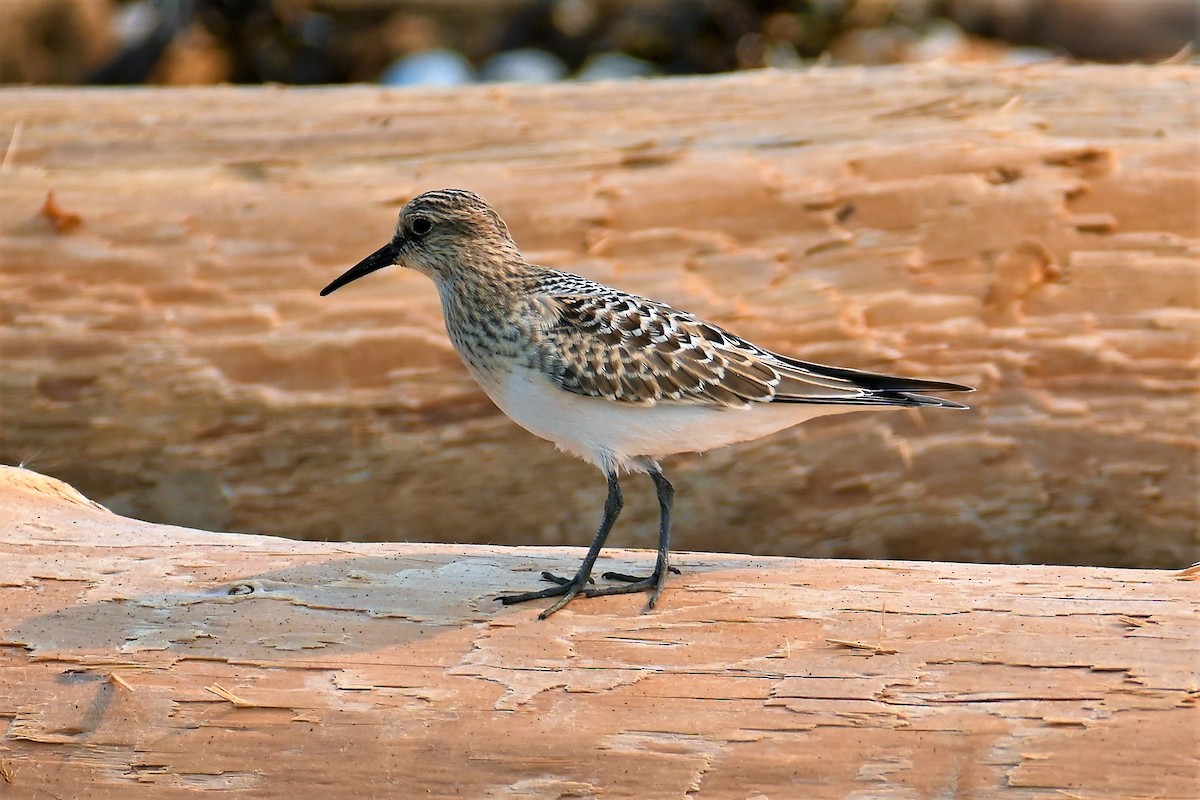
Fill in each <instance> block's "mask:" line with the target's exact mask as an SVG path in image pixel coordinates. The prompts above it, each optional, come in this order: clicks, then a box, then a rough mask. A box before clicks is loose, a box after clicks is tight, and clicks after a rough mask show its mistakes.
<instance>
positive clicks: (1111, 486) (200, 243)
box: [0, 65, 1200, 567]
mask: <svg viewBox="0 0 1200 800" xmlns="http://www.w3.org/2000/svg"><path fill="white" fill-rule="evenodd" d="M1198 76H1200V69H1197V68H1196V67H1194V66H1186V65H1185V66H1155V67H1120V68H1107V67H1071V66H1064V65H1048V66H1038V67H1031V68H1024V69H1011V68H1010V69H996V68H989V69H959V68H949V67H914V68H905V69H875V70H862V69H848V70H819V69H818V70H813V71H810V72H807V73H803V74H799V73H787V74H785V73H770V72H767V73H758V74H743V75H737V76H731V77H721V78H710V79H696V80H671V81H656V82H646V83H633V84H619V85H616V84H611V85H588V86H584V85H563V86H553V87H536V88H530V87H507V86H505V87H477V88H468V89H457V90H454V91H434V90H429V91H408V92H397V91H385V90H380V89H375V88H367V87H359V88H348V89H328V90H326V89H310V90H299V89H292V90H288V89H279V88H266V89H261V88H259V89H238V88H216V89H203V90H186V91H184V90H171V91H163V90H134V91H87V90H47V89H6V90H2V91H0V186H2V187H3V191H0V357H2V359H3V369H0V401H2V403H0V405H2V413H3V417H2V419H0V461H3V462H4V463H9V464H17V463H25V464H27V465H29V466H31V467H32V468H35V469H38V470H39V471H42V472H44V473H47V474H52V475H55V476H57V477H60V478H63V479H65V480H68V481H69V482H70V483H72V484H73V485H76V486H78V487H79V488H80V490H81V491H84V492H85V493H87V494H88V496H90V497H94V498H95V499H96V500H97V501H99V502H102V503H104V504H105V505H106V506H108V507H110V508H113V509H114V510H116V511H118V512H121V513H125V514H129V515H132V516H136V517H139V518H143V519H150V520H155V521H166V522H172V523H175V524H185V525H192V526H198V527H204V528H209V529H217V530H253V531H259V532H263V533H271V534H280V535H286V536H290V537H302V538H312V539H331V540H362V539H376V540H418V541H428V540H438V541H451V542H468V541H476V542H499V543H523V544H540V545H546V544H562V543H571V544H577V543H582V542H583V541H586V539H587V538H588V537H589V536H590V533H591V530H592V529H593V525H594V523H595V516H596V515H597V514H598V510H599V508H600V507H601V504H602V497H603V492H604V484H603V480H602V479H601V478H600V476H599V475H598V473H597V472H596V471H595V470H594V469H593V468H591V467H590V466H587V465H585V464H583V463H582V462H579V461H576V460H574V459H571V458H569V457H567V456H564V455H562V454H559V453H556V452H554V450H553V448H552V447H551V446H550V445H548V444H546V443H545V442H542V441H540V440H537V439H535V438H534V437H532V436H530V435H528V434H526V433H525V432H524V431H521V430H519V429H518V428H517V427H516V426H514V425H513V424H512V423H510V422H509V421H508V420H507V419H505V418H504V417H503V416H501V415H500V414H499V413H498V412H497V411H496V410H495V409H494V408H493V407H492V406H491V405H490V403H489V402H488V401H487V400H486V398H485V397H484V395H483V394H482V392H480V391H479V390H478V388H477V387H475V386H474V384H473V383H472V382H471V380H470V378H469V377H468V376H467V374H466V371H465V370H464V369H463V368H462V367H461V365H460V364H459V363H458V359H457V357H456V356H455V354H454V353H453V351H452V350H451V348H450V346H449V344H448V342H447V341H446V338H445V334H444V332H443V330H442V323H441V315H440V309H439V307H438V304H437V300H436V295H435V292H434V290H433V287H432V286H431V285H430V284H429V282H428V281H427V280H425V279H424V278H422V277H421V276H419V275H416V274H401V273H400V272H399V271H391V272H388V273H381V274H379V275H377V276H373V277H372V278H371V280H370V282H369V283H367V282H363V283H361V284H356V285H355V286H353V287H350V288H348V289H346V290H344V291H342V292H339V293H338V294H336V295H334V296H332V297H329V298H319V297H318V296H317V290H318V289H319V288H320V287H322V286H323V285H325V283H326V282H327V281H328V280H330V279H331V278H332V277H333V276H334V275H336V274H338V273H339V272H341V271H342V269H344V268H345V267H346V266H348V265H349V264H351V263H353V262H355V261H357V260H358V259H359V258H361V257H362V256H363V255H365V254H367V253H369V252H370V251H372V250H373V249H375V248H376V247H377V246H378V245H380V244H381V243H382V242H383V241H385V239H386V237H387V236H389V234H390V231H391V229H392V226H393V222H394V216H395V213H396V210H397V208H398V206H399V205H400V204H401V203H403V202H404V201H405V200H406V199H408V198H409V197H411V196H412V195H413V194H414V193H416V192H417V191H419V190H422V189H427V188H432V187H439V186H453V185H459V186H465V187H467V188H471V189H475V190H477V191H479V192H480V193H482V194H483V195H484V196H486V197H487V198H488V199H489V200H491V201H492V203H493V204H494V205H496V206H497V207H498V208H499V210H500V211H501V212H502V214H503V215H504V216H505V217H506V218H507V219H508V220H509V222H510V224H511V227H512V229H513V231H514V234H515V236H516V238H517V240H518V241H519V243H521V245H522V246H523V247H524V249H525V250H526V252H527V253H528V254H529V255H531V256H532V257H533V258H535V259H537V260H540V261H542V262H544V263H549V264H552V265H555V266H559V267H563V268H566V269H571V270H575V271H578V272H582V273H584V274H587V275H589V276H592V277H595V278H598V279H600V280H604V281H607V282H612V283H616V284H618V285H620V286H621V287H622V288H626V289H629V290H632V291H635V292H639V293H643V294H649V295H652V296H655V297H658V298H661V299H664V300H666V301H668V302H673V303H674V304H676V305H680V306H683V307H686V308H689V309H691V310H693V311H695V312H697V313H699V314H701V315H703V316H705V317H708V318H710V319H712V320H714V321H716V322H718V323H721V324H725V325H727V326H729V327H731V328H733V329H734V330H735V331H737V332H739V333H741V334H742V335H745V336H747V337H749V338H752V339H754V340H756V341H758V342H760V343H762V344H764V345H766V346H769V347H773V348H775V349H778V350H781V351H784V352H790V353H794V354H797V355H800V356H803V357H806V358H809V359H811V360H817V361H826V362H832V363H837V364H841V365H845V366H853V367H859V368H864V369H875V370H884V371H894V372H901V373H910V374H916V375H923V376H927V377H932V378H945V379H951V380H957V381H962V382H966V383H970V384H973V385H976V386H978V387H980V392H979V393H977V395H976V396H974V397H973V398H972V402H973V404H974V410H973V411H972V412H969V413H913V414H909V413H907V412H896V413H887V414H883V413H880V414H855V415H849V416H845V417H838V418H834V419H828V420H818V421H816V422H814V423H811V424H808V425H806V426H802V427H801V428H798V429H796V430H793V431H790V432H787V433H784V434H781V435H778V436H774V437H771V438H769V439H766V440H763V441H760V442H756V443H753V444H747V445H744V446H740V447H737V448H730V449H726V450H723V451H719V452H715V453H710V454H707V455H706V456H704V457H686V458H679V459H675V460H673V461H672V462H671V463H670V465H669V466H670V468H671V470H672V472H671V474H672V477H673V479H674V481H675V484H676V486H677V488H678V490H679V502H678V519H677V526H676V530H677V541H678V543H679V545H680V546H681V547H683V548H686V549H694V550H732V551H740V552H751V553H773V554H784V555H810V556H823V557H830V556H855V557H876V558H937V559H942V560H967V561H1009V562H1026V563H1029V562H1050V563H1067V564H1071V563H1074V564H1093V565H1108V566H1154V567H1168V566H1181V565H1184V564H1186V563H1189V562H1190V561H1193V560H1196V558H1197V552H1196V551H1197V545H1196V520H1197V501H1196V488H1197V465H1198V463H1200V460H1198V459H1197V435H1196V431H1197V420H1196V413H1195V409H1196V392H1197V388H1198V385H1200V384H1198V380H1197V352H1198V349H1200V348H1198V337H1200V311H1198V306H1200V255H1198V254H1200V247H1198V239H1200V214H1198V201H1197V198H1198V192H1200V180H1198V170H1197V167H1196V164H1197V163H1198V162H1197V156H1198V153H1200V148H1198V142H1200V133H1198V131H1200V125H1197V124H1196V122H1197V117H1196V107H1197V106H1196V100H1197V86H1198V81H1197V77H1198ZM51 193H52V196H51ZM626 496H627V498H628V505H627V509H626V514H625V517H624V518H623V520H622V524H621V525H619V526H618V529H617V531H616V532H615V534H614V542H615V543H616V544H621V545H638V546H647V545H652V543H653V539H654V529H655V524H654V523H655V513H656V510H655V505H654V501H653V497H652V492H651V491H650V488H649V486H648V484H647V485H645V486H642V485H640V484H639V485H637V486H635V487H632V488H630V489H629V490H628V491H627V492H626Z"/></svg>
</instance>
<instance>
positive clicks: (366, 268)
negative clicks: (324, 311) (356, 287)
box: [321, 241, 400, 297]
mask: <svg viewBox="0 0 1200 800" xmlns="http://www.w3.org/2000/svg"><path fill="white" fill-rule="evenodd" d="M399 251H400V247H399V245H398V244H397V243H396V242H394V241H392V242H388V243H387V244H385V245H384V246H383V247H381V248H379V249H378V250H376V251H375V252H374V253H371V255H369V256H367V257H366V258H364V259H363V260H362V261H360V262H358V263H357V264H355V265H354V266H353V267H351V268H350V269H348V270H346V271H345V272H343V273H342V274H341V275H339V276H338V277H337V278H335V279H334V280H333V282H332V283H331V284H329V285H328V286H326V287H325V288H324V289H322V290H321V297H324V296H325V295H327V294H329V293H330V292H333V291H336V290H338V289H340V288H342V287H343V286H345V285H346V284H347V283H350V282H351V281H356V280H358V279H359V278H361V277H362V276H364V275H370V274H371V273H372V272H374V271H376V270H380V269H383V268H384V267H390V266H392V265H393V264H395V263H396V256H397V255H398V254H399Z"/></svg>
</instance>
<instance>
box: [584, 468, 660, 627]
mask: <svg viewBox="0 0 1200 800" xmlns="http://www.w3.org/2000/svg"><path fill="white" fill-rule="evenodd" d="M649 472H650V477H651V479H653V481H654V488H655V490H656V491H657V493H658V507H659V509H660V511H661V513H662V518H661V521H660V522H659V527H658V560H657V561H656V562H655V564H654V572H653V573H651V574H650V575H649V576H647V577H645V578H639V577H637V576H634V575H624V574H622V573H620V572H606V573H604V577H605V578H608V579H609V580H614V581H628V583H627V584H626V585H624V586H606V587H604V588H603V589H585V590H584V594H585V595H586V596H587V597H600V596H602V595H606V594H632V593H633V592H642V591H645V590H647V589H649V590H650V601H649V602H648V603H647V604H646V605H647V607H648V608H654V606H655V605H656V604H657V603H658V596H659V595H660V594H662V590H663V586H664V585H665V584H666V582H667V573H668V572H674V573H675V574H676V575H678V574H679V570H677V569H675V568H674V567H672V566H671V552H670V551H671V507H672V505H673V504H674V502H675V487H674V486H672V485H671V482H670V481H668V480H667V478H666V476H665V475H663V474H662V470H660V469H658V466H657V464H656V465H655V467H654V468H653V469H651V470H650V471H649Z"/></svg>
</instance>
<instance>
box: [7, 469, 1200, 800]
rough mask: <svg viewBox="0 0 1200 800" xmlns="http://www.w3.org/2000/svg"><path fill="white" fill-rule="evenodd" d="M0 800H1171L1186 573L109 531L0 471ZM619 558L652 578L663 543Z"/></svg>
mask: <svg viewBox="0 0 1200 800" xmlns="http://www.w3.org/2000/svg"><path fill="white" fill-rule="evenodd" d="M0 519H3V520H4V525H3V526H0V731H3V735H0V776H2V777H0V780H2V782H0V797H4V798H47V797H62V798H67V797H72V798H75V797H79V798H82V797H97V798H99V797H125V796H136V797H139V798H191V797H198V796H207V795H209V794H212V795H213V796H217V795H219V796H221V797H238V798H240V797H246V798H276V797H278V798H287V799H288V800H294V798H309V797H479V798H483V797H507V798H561V797H575V798H604V799H605V800H611V799H612V798H645V799H653V798H685V797H686V798H753V797H766V798H779V799H780V800H784V799H786V798H847V797H854V798H897V797H905V798H908V797H913V798H934V797H964V798H967V797H969V798H1025V799H1026V800H1028V799H1030V798H1038V799H1041V798H1045V799H1046V800H1061V798H1064V797H1081V798H1092V799H1099V798H1113V799H1114V800H1116V798H1121V799H1122V800H1128V798H1158V799H1159V800H1161V799H1162V798H1185V797H1193V796H1194V794H1195V787H1196V785H1197V778H1198V777H1200V741H1198V738H1197V737H1198V732H1200V712H1198V711H1197V708H1196V700H1197V697H1198V690H1200V687H1198V686H1197V682H1196V672H1195V667H1196V663H1197V656H1198V652H1197V650H1198V645H1200V624H1198V622H1197V615H1196V611H1197V593H1196V584H1195V582H1194V579H1195V571H1194V570H1193V571H1191V573H1190V574H1189V573H1186V572H1185V573H1179V572H1166V571H1149V570H1117V569H1090V568H1079V567H1030V566H996V565H963V564H945V563H929V564H918V563H904V562H883V561H861V562H853V561H833V560H791V559H783V558H751V557H746V556H734V555H711V554H700V553H689V554H682V555H680V556H679V557H678V559H677V563H678V564H679V565H680V566H681V567H682V568H683V570H684V574H683V575H682V576H676V577H673V578H672V581H671V583H670V584H669V586H668V588H667V592H666V594H665V595H664V597H663V601H662V603H661V605H660V607H659V609H657V610H656V611H655V612H653V613H649V614H639V613H638V612H639V606H640V604H641V603H642V598H639V597H617V598H602V599H596V600H587V601H576V602H575V603H573V604H572V605H570V606H569V607H568V608H567V609H565V610H563V611H561V612H559V613H558V614H556V615H555V616H553V617H551V618H550V619H549V620H547V621H545V622H538V621H537V620H536V619H535V618H534V617H535V614H536V613H537V610H538V609H537V608H536V607H534V606H526V607H508V608H505V607H503V606H501V605H500V604H498V603H496V602H495V601H494V598H495V596H496V595H497V594H498V593H501V592H505V591H513V590H523V589H527V588H530V587H531V586H533V585H535V584H536V581H537V573H538V570H540V569H542V568H544V567H552V568H555V569H559V570H569V569H571V568H573V566H574V564H575V561H576V559H578V558H579V556H580V555H581V553H580V551H579V550H577V549H570V550H567V549H557V548H505V547H492V546H473V547H472V546H468V547H453V546H447V545H426V544H332V543H316V542H296V541H288V540H282V539H275V538H269V537H264V536H247V535H234V534H219V533H208V532H205V531H199V530H190V529H186V528H175V527H169V526H163V525H154V524H150V523H145V522H138V521H135V520H131V519H127V518H123V517H119V516H116V515H114V514H112V513H110V512H107V511H104V510H103V509H101V508H99V507H97V506H95V505H94V504H91V503H90V502H89V501H87V500H86V499H84V498H83V497H82V496H81V495H79V494H78V493H77V492H75V491H74V490H73V489H71V488H70V487H68V486H66V485H64V484H61V483H59V482H57V481H55V480H53V479H50V478H46V477H43V476H41V475H39V474H37V473H33V472H28V471H23V470H16V469H12V468H0ZM604 563H606V564H612V565H616V566H618V567H625V568H637V567H646V566H648V565H649V564H650V563H651V556H650V554H648V553H641V552H639V553H634V552H630V551H616V552H614V553H611V554H610V556H609V557H608V558H606V559H604Z"/></svg>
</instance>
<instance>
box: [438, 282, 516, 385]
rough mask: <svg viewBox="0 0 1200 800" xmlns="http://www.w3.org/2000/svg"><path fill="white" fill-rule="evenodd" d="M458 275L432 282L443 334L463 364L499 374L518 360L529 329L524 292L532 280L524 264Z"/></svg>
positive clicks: (477, 369) (473, 370) (477, 374)
mask: <svg viewBox="0 0 1200 800" xmlns="http://www.w3.org/2000/svg"><path fill="white" fill-rule="evenodd" d="M521 267H522V268H513V269H498V268H496V267H495V266H494V265H492V267H491V268H489V270H488V271H487V272H486V273H484V272H482V271H459V272H457V273H455V274H452V275H448V276H445V277H443V279H441V280H438V281H437V286H438V294H439V295H440V296H441V300H442V311H443V313H444V315H445V319H446V332H447V333H448V334H449V336H450V341H451V342H452V343H453V344H454V347H455V349H456V350H458V352H459V355H461V356H462V359H463V361H465V362H466V363H467V366H468V367H470V368H471V370H472V372H475V373H476V377H480V374H479V373H481V372H484V373H486V372H495V371H498V370H499V371H504V370H507V369H508V368H510V367H511V366H513V365H514V364H515V363H517V362H518V361H520V360H521V359H522V358H524V355H523V354H524V353H526V351H527V349H528V343H529V341H530V338H531V335H532V331H531V329H530V326H531V321H530V320H529V318H528V311H527V306H528V295H527V292H528V288H529V286H530V285H532V284H533V283H535V276H534V274H533V273H532V272H531V270H533V271H535V268H531V267H529V266H528V265H521Z"/></svg>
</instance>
